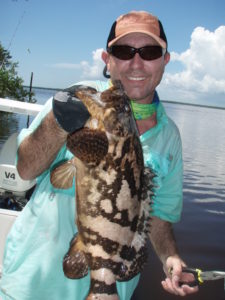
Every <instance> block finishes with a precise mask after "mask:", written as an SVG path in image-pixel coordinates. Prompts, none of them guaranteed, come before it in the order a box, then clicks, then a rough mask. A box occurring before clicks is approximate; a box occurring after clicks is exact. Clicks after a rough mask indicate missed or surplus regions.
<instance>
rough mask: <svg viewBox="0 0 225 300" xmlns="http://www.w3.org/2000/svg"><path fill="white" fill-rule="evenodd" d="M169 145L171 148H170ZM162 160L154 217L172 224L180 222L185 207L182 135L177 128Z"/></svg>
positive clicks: (154, 197) (154, 203) (154, 199)
mask: <svg viewBox="0 0 225 300" xmlns="http://www.w3.org/2000/svg"><path fill="white" fill-rule="evenodd" d="M168 144H169V146H168ZM166 148H168V149H167V153H166V155H165V156H164V157H163V159H162V160H161V165H160V170H161V171H160V172H158V178H157V175H156V187H155V189H154V192H155V195H154V196H153V205H152V208H153V211H152V215H153V216H157V217H159V218H160V219H163V220H165V221H169V222H172V223H175V222H178V221H179V220H180V217H181V212H182V207H183V159H182V144H181V138H180V134H179V131H178V129H177V128H175V130H174V132H173V133H172V136H171V135H170V138H169V140H168V143H167V147H166Z"/></svg>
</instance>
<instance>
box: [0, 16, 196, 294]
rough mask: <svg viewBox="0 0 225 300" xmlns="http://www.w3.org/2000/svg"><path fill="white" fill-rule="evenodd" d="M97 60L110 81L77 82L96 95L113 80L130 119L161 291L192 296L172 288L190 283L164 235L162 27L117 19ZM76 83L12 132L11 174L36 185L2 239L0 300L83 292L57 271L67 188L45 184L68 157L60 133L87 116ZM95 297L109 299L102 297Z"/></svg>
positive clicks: (68, 210)
mask: <svg viewBox="0 0 225 300" xmlns="http://www.w3.org/2000/svg"><path fill="white" fill-rule="evenodd" d="M102 59H103V60H104V62H105V64H106V68H105V70H104V74H105V75H106V76H107V77H111V80H108V81H105V82H103V81H95V82H90V81H85V82H82V84H83V85H88V86H91V87H93V88H95V89H96V90H97V91H100V92H102V91H104V90H106V89H107V88H109V87H110V85H112V82H113V81H114V80H120V81H121V82H122V85H123V87H124V90H125V92H126V94H127V95H128V97H129V98H130V101H131V107H132V111H133V114H134V117H135V119H136V123H137V127H138V130H139V135H140V141H141V144H142V148H143V153H144V162H145V165H146V166H147V167H150V168H151V169H152V170H153V171H154V173H155V174H156V176H155V178H154V197H153V205H152V209H153V212H152V215H151V226H150V234H149V238H150V241H151V243H152V244H153V246H154V248H155V251H156V253H157V255H158V257H159V259H160V260H161V262H162V266H163V269H164V271H165V275H166V278H165V280H163V281H162V286H163V288H164V289H165V290H167V291H168V292H170V293H173V294H176V295H180V296H185V295H187V294H191V293H194V292H196V291H197V290H198V288H197V287H190V286H189V285H188V284H183V285H182V286H180V285H179V281H182V282H187V283H188V282H190V281H192V280H193V276H192V275H191V274H189V275H188V274H185V273H183V272H182V267H183V266H184V265H185V263H184V262H183V261H182V259H181V258H180V256H179V254H178V251H177V247H176V242H175V239H174V235H173V230H172V224H173V223H174V222H177V221H179V220H180V215H181V211H182V177H183V162H182V145H181V139H180V134H179V131H178V129H177V127H176V125H175V124H174V122H173V121H172V120H171V119H170V118H169V117H168V116H167V115H166V112H165V110H164V108H163V105H162V103H161V102H160V100H159V98H158V95H157V92H156V87H157V86H158V85H159V83H160V81H161V79H162V76H163V73H164V68H165V66H166V64H167V63H168V62H169V60H170V55H169V52H168V44H167V39H166V35H165V32H164V30H163V27H162V24H161V23H160V21H159V20H158V19H157V18H156V17H155V16H153V15H151V14H150V13H148V12H144V11H138V12H135V11H133V12H130V13H128V14H126V15H122V16H120V17H119V18H118V19H117V20H116V21H115V22H114V24H113V25H112V28H111V30H110V33H109V37H108V40H107V45H106V51H103V53H102ZM79 84H81V83H79ZM79 84H76V85H74V86H72V87H70V88H68V89H66V90H64V91H63V92H60V93H57V94H56V95H55V96H54V98H53V99H49V101H47V102H46V105H45V107H44V109H43V111H42V112H40V114H39V115H38V116H37V117H36V118H35V120H34V121H33V122H32V124H31V126H30V127H29V128H28V129H24V130H22V132H21V133H20V136H19V148H18V164H17V168H18V172H19V174H20V176H21V177H22V178H23V179H32V178H36V177H37V186H36V190H35V192H34V194H33V195H32V198H31V200H30V201H29V202H28V204H27V205H26V207H25V208H24V210H23V213H22V214H21V215H20V216H19V217H18V219H17V220H16V222H15V224H14V225H13V227H12V229H11V232H10V233H9V236H8V239H7V243H6V248H5V255H4V263H3V274H2V278H1V281H0V295H1V296H2V298H3V300H5V299H18V300H30V299H35V300H39V299H40V300H42V299H49V300H51V299H52V300H53V299H54V300H61V299H62V298H63V299H64V298H65V299H71V300H74V299H77V300H83V299H85V297H86V295H87V292H88V290H89V284H90V278H89V276H86V277H84V278H82V279H76V280H71V279H69V278H67V277H65V276H64V273H63V268H62V259H63V256H64V255H65V253H66V252H67V249H68V245H69V243H70V240H71V238H72V236H73V235H74V234H76V232H77V227H76V224H74V218H75V215H74V212H75V207H74V188H73V189H70V190H61V191H59V190H56V189H54V187H53V186H51V183H50V173H51V169H52V167H53V166H55V165H57V164H59V163H60V162H63V161H65V160H68V159H70V158H71V157H72V156H71V153H70V152H69V151H68V150H67V149H66V147H65V141H66V139H67V136H68V133H70V132H74V131H75V130H78V129H80V128H82V127H83V126H84V125H85V123H86V121H87V120H88V118H89V116H90V115H89V113H88V111H87V109H86V107H85V106H84V105H83V104H82V102H80V101H78V99H76V98H75V97H74V91H75V90H76V88H77V85H79ZM27 224H29V226H27ZM138 280H139V276H136V277H135V278H133V279H131V280H129V281H125V282H118V284H117V289H118V294H119V297H120V300H129V299H130V298H131V296H132V294H133V291H134V289H135V287H136V286H137V283H138ZM37 282H38V284H37ZM149 284H151V282H149ZM99 299H102V300H103V299H104V300H105V299H107V300H112V299H113V300H115V298H112V297H110V296H109V295H108V296H107V297H106V298H104V296H102V295H101V297H100V298H99ZM148 299H151V295H148Z"/></svg>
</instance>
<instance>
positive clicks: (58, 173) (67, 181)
mask: <svg viewBox="0 0 225 300" xmlns="http://www.w3.org/2000/svg"><path fill="white" fill-rule="evenodd" d="M75 174H76V167H75V164H74V160H73V159H71V160H69V161H67V162H64V163H63V164H61V165H59V166H57V167H56V168H54V169H53V170H52V171H51V174H50V181H51V184H52V185H53V186H54V187H55V188H57V189H69V188H71V187H72V186H73V178H74V176H75Z"/></svg>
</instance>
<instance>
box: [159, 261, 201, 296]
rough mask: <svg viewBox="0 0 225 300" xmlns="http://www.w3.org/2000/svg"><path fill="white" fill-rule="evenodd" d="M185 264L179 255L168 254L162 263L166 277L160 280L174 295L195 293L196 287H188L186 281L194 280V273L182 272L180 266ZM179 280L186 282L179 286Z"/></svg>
mask: <svg viewBox="0 0 225 300" xmlns="http://www.w3.org/2000/svg"><path fill="white" fill-rule="evenodd" d="M184 266H185V263H184V262H183V261H182V260H181V259H180V258H179V256H177V255H174V256H169V257H168V258H167V259H166V262H165V265H164V271H165V274H166V276H167V278H166V279H165V280H164V281H162V286H163V288H164V289H165V290H166V291H167V292H169V293H171V294H175V295H179V296H186V295H188V294H192V293H196V292H197V291H198V287H197V286H196V287H190V286H189V285H188V282H192V281H193V280H194V275H193V274H190V273H183V272H182V267H184ZM179 282H187V284H183V285H181V286H180V284H179Z"/></svg>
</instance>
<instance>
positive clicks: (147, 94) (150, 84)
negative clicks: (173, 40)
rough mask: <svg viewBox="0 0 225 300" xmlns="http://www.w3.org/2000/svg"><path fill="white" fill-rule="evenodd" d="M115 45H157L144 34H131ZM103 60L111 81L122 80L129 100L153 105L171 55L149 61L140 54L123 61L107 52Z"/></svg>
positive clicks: (103, 54) (139, 46)
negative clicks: (156, 89)
mask: <svg viewBox="0 0 225 300" xmlns="http://www.w3.org/2000/svg"><path fill="white" fill-rule="evenodd" d="M115 45H128V46H131V47H135V48H141V47H144V46H149V45H157V46H158V44H157V42H156V41H155V40H154V39H153V38H151V37H150V36H148V35H146V34H143V33H131V34H128V35H126V36H124V37H122V38H121V39H119V40H118V41H117V42H116V43H115ZM102 59H103V60H104V62H105V63H106V65H107V70H108V71H109V72H110V75H111V79H112V80H115V79H118V80H121V82H122V84H123V87H124V89H125V91H126V93H127V95H128V97H129V98H131V99H133V100H136V101H138V102H139V103H151V102H152V100H153V95H154V91H155V88H156V87H157V85H158V84H159V83H160V81H161V78H162V75H163V72H164V67H165V65H166V64H167V63H168V62H169V59H170V55H169V53H166V54H165V55H164V56H162V57H160V58H158V59H155V60H151V61H147V60H143V59H142V58H141V57H140V56H139V54H138V53H136V54H135V56H134V58H132V59H130V60H121V59H118V58H116V57H114V56H113V55H110V54H108V53H107V52H103V53H102Z"/></svg>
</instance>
